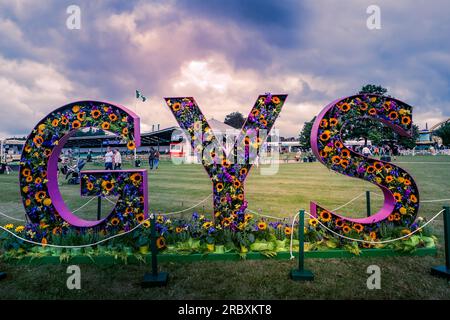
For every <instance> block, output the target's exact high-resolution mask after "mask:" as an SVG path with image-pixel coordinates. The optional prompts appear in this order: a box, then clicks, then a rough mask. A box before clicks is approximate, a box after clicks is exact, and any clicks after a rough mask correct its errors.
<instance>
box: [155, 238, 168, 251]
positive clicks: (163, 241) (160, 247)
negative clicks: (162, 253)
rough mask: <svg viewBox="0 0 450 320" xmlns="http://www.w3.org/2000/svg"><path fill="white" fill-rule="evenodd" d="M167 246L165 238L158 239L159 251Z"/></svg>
mask: <svg viewBox="0 0 450 320" xmlns="http://www.w3.org/2000/svg"><path fill="white" fill-rule="evenodd" d="M165 246H166V240H164V237H159V238H158V239H156V247H157V248H158V249H163V248H164V247H165Z"/></svg>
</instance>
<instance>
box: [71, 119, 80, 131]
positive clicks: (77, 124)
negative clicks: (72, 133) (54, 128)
mask: <svg viewBox="0 0 450 320" xmlns="http://www.w3.org/2000/svg"><path fill="white" fill-rule="evenodd" d="M80 127H81V123H80V121H78V120H75V121H74V122H72V128H73V129H78V128H80Z"/></svg>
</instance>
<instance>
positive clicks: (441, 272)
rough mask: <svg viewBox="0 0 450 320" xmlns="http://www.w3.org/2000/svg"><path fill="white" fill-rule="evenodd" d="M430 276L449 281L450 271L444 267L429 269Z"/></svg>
mask: <svg viewBox="0 0 450 320" xmlns="http://www.w3.org/2000/svg"><path fill="white" fill-rule="evenodd" d="M431 274H432V275H433V276H438V277H443V278H447V279H450V269H448V268H447V267H446V266H437V267H433V268H431Z"/></svg>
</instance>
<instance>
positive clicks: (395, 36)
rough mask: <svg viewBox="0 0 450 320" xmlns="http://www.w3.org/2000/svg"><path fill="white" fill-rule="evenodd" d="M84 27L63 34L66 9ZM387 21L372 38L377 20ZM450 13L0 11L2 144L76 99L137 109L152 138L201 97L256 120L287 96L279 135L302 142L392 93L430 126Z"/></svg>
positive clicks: (239, 7) (29, 5) (444, 113)
mask: <svg viewBox="0 0 450 320" xmlns="http://www.w3.org/2000/svg"><path fill="white" fill-rule="evenodd" d="M72 4H74V5H78V6H79V7H80V9H81V29H80V30H70V29H68V28H67V27H66V20H67V18H68V17H69V15H68V14H67V12H66V10H67V7H68V6H69V5H72ZM371 4H376V5H378V6H379V7H380V9H381V29H380V30H369V29H368V28H367V26H366V20H367V18H368V16H369V14H367V13H366V9H367V7H368V6H369V5H371ZM449 12H450V2H448V1H445V0H442V1H420V0H415V1H412V0H410V1H406V0H402V1H376V0H370V1H362V0H345V1H344V0H341V1H337V0H336V1H332V0H319V1H317V0H314V1H313V0H310V1H289V0H288V1H262V0H258V1H256V0H255V1H251V0H248V1H230V0H228V1H223V0H220V1H217V0H209V1H204V0H186V1H182V0H179V1H176V0H165V1H114V0H110V1H87V0H86V1H77V0H71V1H65V0H54V1H46V0H40V1H36V0H22V1H21V0H15V1H10V0H0V110H1V111H2V113H1V114H0V137H5V136H12V135H25V134H28V133H29V131H30V130H31V129H32V127H33V126H34V125H35V123H36V122H37V121H38V120H39V119H41V118H42V117H43V116H45V115H46V114H47V113H48V112H50V111H51V110H53V109H54V108H57V107H59V106H61V105H64V104H66V103H69V102H73V101H76V100H85V99H95V100H105V101H110V102H116V103H119V104H123V105H125V106H128V107H130V108H131V109H134V107H135V99H134V90H135V89H140V90H141V91H142V92H143V93H144V94H145V95H146V96H147V97H148V98H149V100H148V101H147V102H145V103H142V102H140V103H138V104H137V105H136V108H137V112H138V114H139V115H140V116H141V122H142V127H143V131H147V130H150V129H151V126H152V124H156V123H160V124H161V126H162V127H165V126H171V125H175V124H176V123H175V120H174V119H173V117H172V115H171V114H170V112H169V110H168V108H167V107H166V106H165V105H164V101H163V97H166V96H194V97H195V99H196V100H197V102H198V104H199V105H200V107H201V108H202V110H203V112H204V113H205V115H206V116H207V117H208V118H211V117H214V118H215V119H219V120H223V119H224V116H225V115H226V114H227V113H229V112H232V111H240V112H242V113H243V114H244V115H247V114H248V112H249V111H250V108H251V106H252V105H253V103H254V102H255V100H256V97H257V96H258V94H263V93H265V92H272V93H287V94H289V97H288V100H287V102H286V104H285V107H284V110H283V112H282V113H281V116H280V119H278V120H277V122H276V127H277V128H278V129H280V131H281V133H282V134H283V135H285V136H288V135H297V134H298V132H299V130H300V129H301V127H302V126H303V123H304V121H305V120H310V119H311V118H312V117H313V116H314V115H315V114H317V113H318V112H319V111H320V109H321V108H323V107H324V106H325V105H326V104H327V103H328V102H330V101H332V100H334V99H335V98H338V97H343V96H347V95H351V94H354V93H356V92H357V91H358V90H359V88H360V87H361V86H362V85H363V84H366V83H375V84H381V85H383V86H385V87H387V88H388V89H389V93H390V94H391V95H393V96H395V97H397V98H399V99H401V100H403V101H405V102H406V103H408V104H411V105H413V106H414V107H415V109H414V110H415V111H414V112H415V115H414V117H415V121H416V122H417V123H418V124H419V125H420V126H424V125H425V122H428V124H434V123H436V122H437V121H439V120H441V119H444V118H448V117H450V83H449V81H450V41H448V40H449V36H448V35H449V34H450V19H448V14H449Z"/></svg>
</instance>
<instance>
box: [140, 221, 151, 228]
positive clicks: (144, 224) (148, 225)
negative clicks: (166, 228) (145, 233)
mask: <svg viewBox="0 0 450 320" xmlns="http://www.w3.org/2000/svg"><path fill="white" fill-rule="evenodd" d="M142 225H143V226H144V228H149V227H150V221H148V220H145V221H144V222H142Z"/></svg>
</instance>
